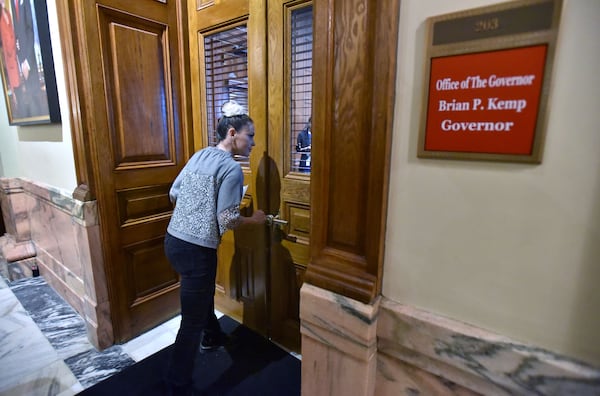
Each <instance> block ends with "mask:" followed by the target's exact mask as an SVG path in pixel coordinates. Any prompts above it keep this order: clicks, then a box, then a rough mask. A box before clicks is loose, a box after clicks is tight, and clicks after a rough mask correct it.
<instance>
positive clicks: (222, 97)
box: [188, 0, 268, 335]
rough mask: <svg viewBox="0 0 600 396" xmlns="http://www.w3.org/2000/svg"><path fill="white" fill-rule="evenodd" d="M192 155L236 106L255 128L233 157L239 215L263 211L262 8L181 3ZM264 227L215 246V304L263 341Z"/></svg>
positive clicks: (232, 1)
mask: <svg viewBox="0 0 600 396" xmlns="http://www.w3.org/2000/svg"><path fill="white" fill-rule="evenodd" d="M188 12H189V15H190V19H189V20H190V22H189V37H190V64H191V81H192V87H191V96H192V108H193V120H194V150H199V149H201V148H203V147H206V146H208V145H215V144H216V143H217V138H216V126H217V122H218V119H219V117H221V115H222V114H221V106H222V105H223V103H225V102H226V101H228V100H236V101H238V102H239V103H240V104H242V105H244V106H245V107H247V108H248V110H249V113H250V116H251V117H252V119H253V120H254V124H255V131H256V136H255V143H256V146H255V147H254V148H253V150H252V153H251V155H250V157H249V158H236V160H237V161H238V162H239V164H240V166H241V167H242V170H243V173H244V184H245V185H247V186H248V189H247V191H246V193H245V196H244V198H243V200H242V213H243V214H244V215H250V214H251V212H252V210H254V209H256V208H260V209H263V210H265V211H268V209H267V207H268V197H267V193H266V191H267V188H268V181H267V178H266V175H267V174H268V161H267V158H266V156H265V153H266V151H267V126H266V108H267V96H266V94H265V92H266V80H267V78H266V33H265V29H266V24H265V18H266V1H264V0H262V1H261V0H253V1H249V0H227V1H202V0H188ZM267 249H268V228H267V227H264V226H256V227H251V228H247V229H243V230H236V231H235V232H231V231H229V232H226V233H225V234H224V236H223V239H222V241H221V245H220V246H219V252H218V258H219V264H218V268H217V282H216V294H215V305H216V307H217V309H218V310H220V311H221V312H223V313H225V314H227V315H229V316H231V317H234V318H236V319H237V320H240V321H243V323H244V324H246V325H247V326H249V327H251V328H254V329H255V330H258V331H259V332H260V333H262V334H264V335H267V334H268V320H267V312H268V308H267V281H266V274H267V263H268V257H267Z"/></svg>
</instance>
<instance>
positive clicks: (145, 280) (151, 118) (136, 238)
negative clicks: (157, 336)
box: [66, 0, 191, 342]
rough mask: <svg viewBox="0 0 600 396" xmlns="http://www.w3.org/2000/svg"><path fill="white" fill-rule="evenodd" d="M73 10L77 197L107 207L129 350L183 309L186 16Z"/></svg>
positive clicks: (112, 2)
mask: <svg viewBox="0 0 600 396" xmlns="http://www.w3.org/2000/svg"><path fill="white" fill-rule="evenodd" d="M66 9H67V11H68V15H69V18H70V21H71V22H70V23H71V26H72V29H73V33H74V35H73V37H72V40H73V43H74V44H73V46H74V48H75V54H76V55H75V56H76V59H75V60H74V63H75V72H76V76H74V77H73V78H74V79H75V81H76V84H75V85H74V86H73V87H74V89H76V90H77V94H78V97H79V100H80V103H78V106H77V107H75V108H77V109H81V114H80V116H81V118H80V120H81V126H80V128H77V130H78V131H79V132H78V133H77V134H76V139H75V140H76V144H77V147H79V151H78V153H77V159H78V165H79V166H78V179H80V183H82V184H84V185H83V186H81V187H80V188H79V189H78V190H81V191H83V194H85V191H89V192H90V194H91V196H92V199H93V198H94V197H95V198H96V199H97V202H98V211H99V216H100V232H101V237H102V238H101V239H102V243H103V246H102V251H103V253H104V263H105V271H106V276H107V279H106V283H107V286H108V292H109V300H110V310H111V317H112V324H113V331H114V338H115V341H116V342H121V341H126V340H128V339H130V338H132V337H134V336H136V335H138V334H140V333H142V332H143V331H145V330H148V329H150V328H152V327H154V326H156V325H157V324H159V323H160V322H162V321H165V320H167V319H169V318H171V317H173V316H174V315H176V314H177V312H178V310H179V299H178V278H177V274H176V273H175V272H174V271H173V270H172V269H171V267H170V265H169V264H168V262H167V260H166V258H165V255H164V252H163V239H164V234H165V231H166V227H167V223H168V221H169V218H170V215H171V213H172V205H171V203H170V202H169V197H168V192H169V188H170V186H171V183H172V181H173V180H174V178H175V177H176V175H177V174H178V172H179V171H180V169H181V168H182V167H183V165H184V163H185V159H186V158H187V156H188V155H189V151H190V150H188V149H187V148H186V142H187V141H188V139H187V138H186V131H187V130H188V128H189V127H188V120H189V119H190V118H191V114H188V113H186V112H187V108H188V106H187V104H186V103H187V100H188V98H187V94H186V88H185V85H184V83H186V80H187V76H186V74H187V72H186V66H187V64H188V61H187V51H182V50H183V49H184V48H185V45H186V43H187V41H186V40H187V29H186V28H185V27H186V25H185V23H182V22H181V21H182V20H183V21H185V20H186V17H185V9H182V4H181V2H178V1H168V2H167V1H156V0H137V1H124V0H96V1H88V0H86V1H75V0H73V1H69V2H68V5H67V6H66ZM78 116H79V115H78ZM86 185H87V188H86ZM76 193H77V191H76ZM91 287H92V286H91Z"/></svg>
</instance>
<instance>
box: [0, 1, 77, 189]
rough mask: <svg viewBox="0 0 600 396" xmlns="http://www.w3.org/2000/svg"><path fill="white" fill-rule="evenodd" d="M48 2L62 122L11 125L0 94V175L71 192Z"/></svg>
mask: <svg viewBox="0 0 600 396" xmlns="http://www.w3.org/2000/svg"><path fill="white" fill-rule="evenodd" d="M47 6H48V21H49V25H50V36H51V37H50V38H51V41H52V55H53V57H54V65H55V73H56V84H57V87H58V95H59V102H60V107H61V118H62V124H45V125H32V126H18V127H16V126H11V125H9V124H8V115H7V111H6V103H5V98H4V95H0V176H4V177H24V178H27V179H30V180H34V181H37V182H42V183H46V184H49V185H51V186H54V187H57V188H60V189H64V190H66V191H67V192H72V191H73V190H74V189H75V187H76V186H77V179H76V176H75V160H74V157H73V144H72V140H71V129H70V125H69V109H68V106H67V104H68V101H67V97H66V86H65V77H64V74H63V73H64V71H63V62H62V54H61V47H60V38H59V30H58V17H57V15H56V0H48V1H47Z"/></svg>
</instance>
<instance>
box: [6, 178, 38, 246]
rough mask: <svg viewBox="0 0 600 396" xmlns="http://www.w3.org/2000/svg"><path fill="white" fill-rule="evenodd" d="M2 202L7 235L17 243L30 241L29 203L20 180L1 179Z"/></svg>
mask: <svg viewBox="0 0 600 396" xmlns="http://www.w3.org/2000/svg"><path fill="white" fill-rule="evenodd" d="M0 200H2V215H3V218H4V226H5V227H6V232H7V234H9V235H10V236H11V238H12V239H14V241H15V242H16V243H19V242H26V241H29V240H30V239H31V235H30V232H29V218H28V210H27V202H26V199H25V194H24V191H23V188H22V186H21V182H20V181H19V179H13V178H0Z"/></svg>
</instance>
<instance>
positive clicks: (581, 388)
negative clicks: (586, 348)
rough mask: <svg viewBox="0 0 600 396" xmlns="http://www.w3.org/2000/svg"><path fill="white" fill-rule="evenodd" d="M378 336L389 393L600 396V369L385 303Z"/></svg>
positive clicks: (382, 384)
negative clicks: (391, 391)
mask: <svg viewBox="0 0 600 396" xmlns="http://www.w3.org/2000/svg"><path fill="white" fill-rule="evenodd" d="M377 336H378V339H379V341H378V360H379V365H378V373H377V380H378V383H377V389H378V391H379V390H381V391H382V392H381V394H383V395H388V394H396V395H412V394H441V395H446V394H448V395H454V394H471V393H479V394H484V395H516V394H518V395H528V394H532V395H534V394H535V395H599V394H600V370H599V369H598V368H594V367H591V366H589V365H586V364H583V363H581V362H577V361H574V360H572V359H570V358H568V357H564V356H559V355H558V354H555V353H552V352H550V351H547V350H543V349H541V348H537V347H535V346H531V345H525V344H523V343H519V342H516V341H514V340H511V339H509V338H507V337H504V336H501V335H498V334H494V333H491V332H489V331H486V330H483V329H480V328H477V327H474V326H470V325H467V324H465V323H462V322H458V321H454V320H451V319H448V318H444V317H441V316H438V315H434V314H431V313H429V312H425V311H422V310H418V309H416V308H414V307H409V306H405V305H402V304H399V303H396V302H394V301H391V300H388V299H385V298H384V299H383V301H382V303H381V310H380V314H379V319H378V328H377ZM390 389H395V390H396V392H395V393H390V391H389V390H390ZM432 392H433V393H432ZM377 394H379V392H377Z"/></svg>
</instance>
